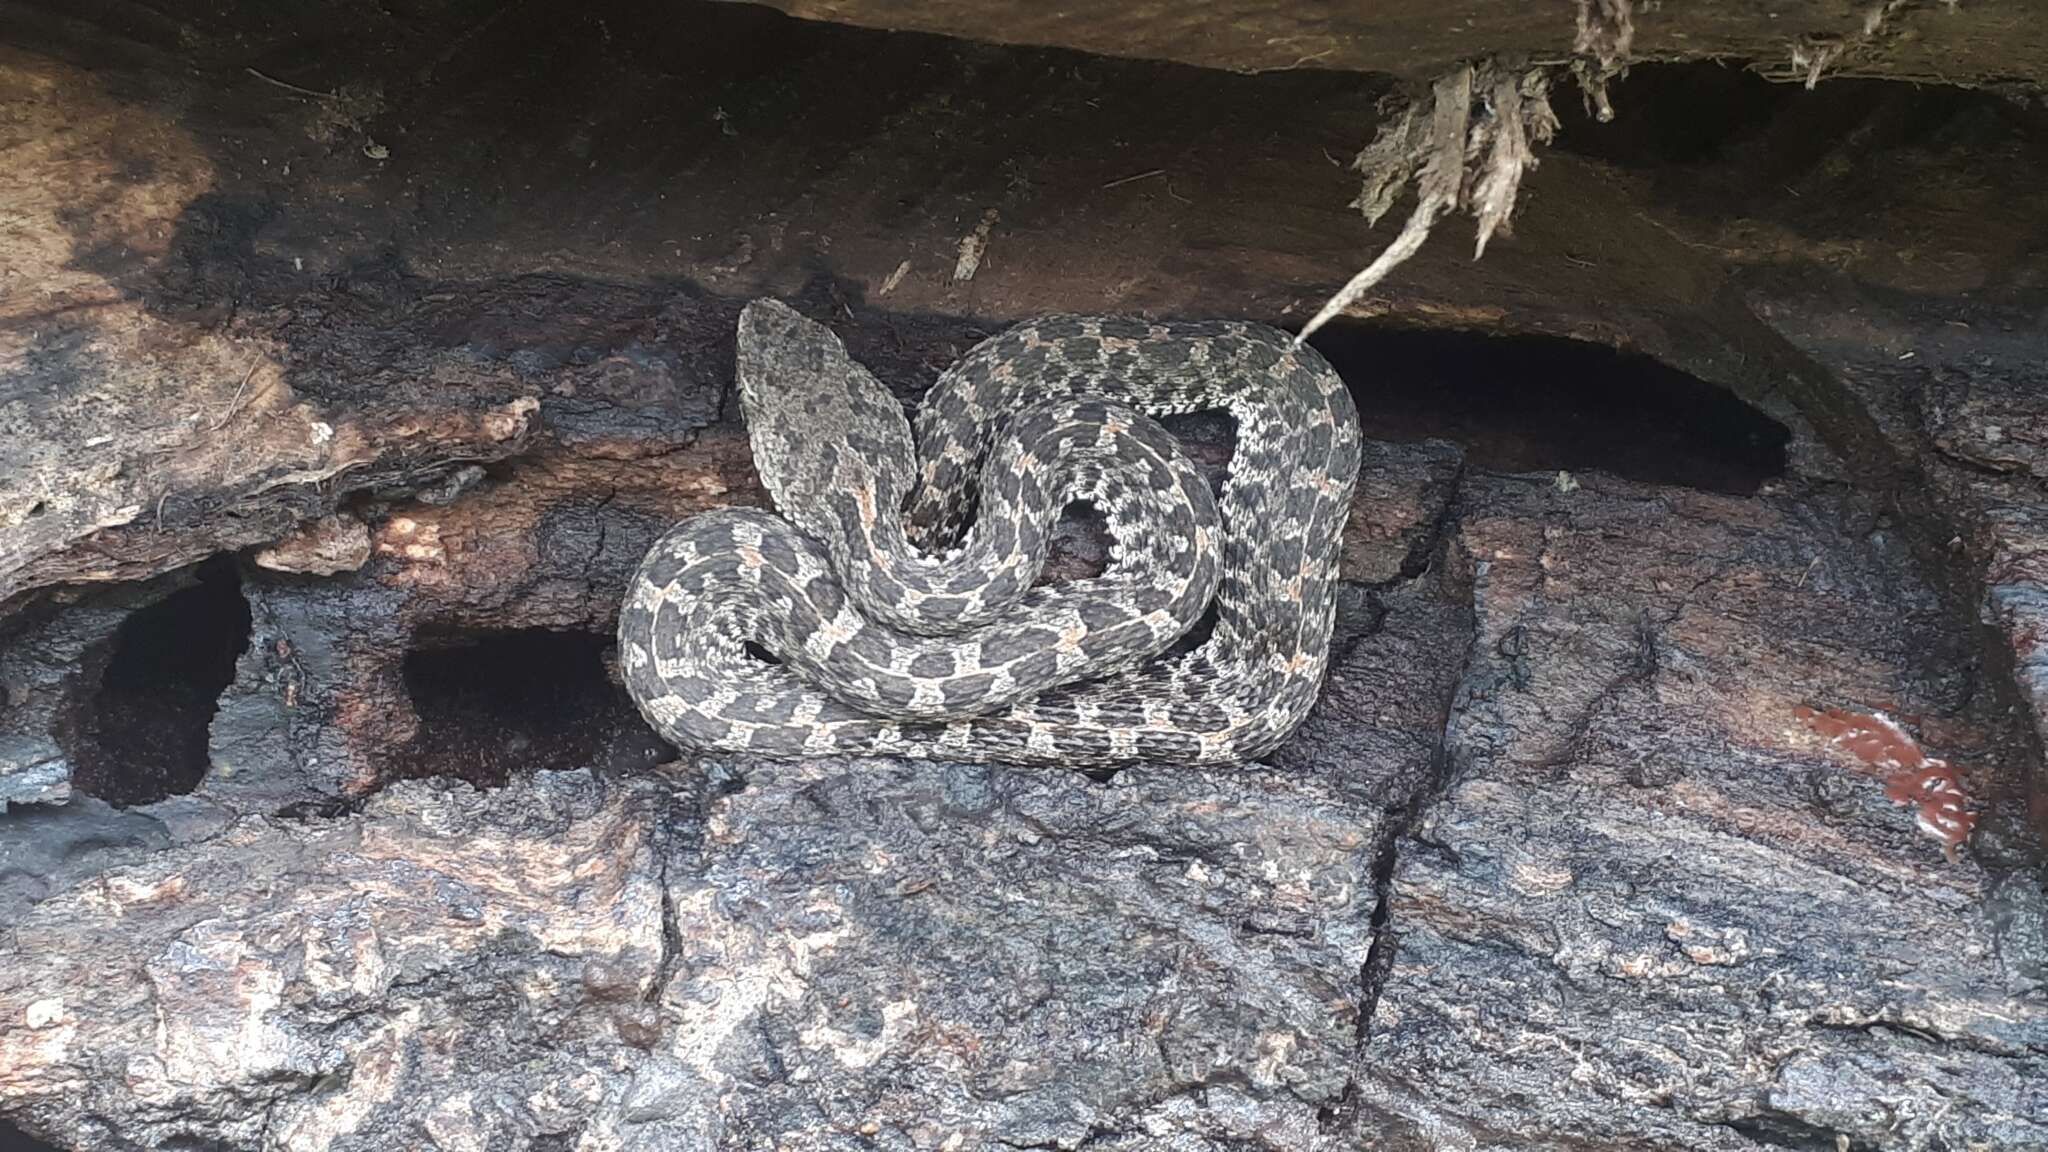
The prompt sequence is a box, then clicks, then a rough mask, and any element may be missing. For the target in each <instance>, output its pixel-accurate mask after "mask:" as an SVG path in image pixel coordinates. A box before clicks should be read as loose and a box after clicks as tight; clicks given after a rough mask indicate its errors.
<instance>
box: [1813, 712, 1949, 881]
mask: <svg viewBox="0 0 2048 1152" xmlns="http://www.w3.org/2000/svg"><path fill="white" fill-rule="evenodd" d="M1792 715H1794V716H1796V717H1798V719H1799V722H1800V723H1802V724H1804V725H1806V726H1807V728H1809V729H1811V730H1812V731H1813V732H1814V733H1816V734H1817V735H1819V736H1821V737H1822V738H1824V739H1825V740H1827V742H1828V746H1829V747H1830V748H1837V749H1840V750H1841V751H1843V752H1847V753H1848V754H1849V755H1851V756H1854V757H1855V758H1856V760H1857V761H1858V762H1859V763H1861V764H1862V765H1863V766H1864V767H1866V768H1868V769H1871V770H1872V771H1874V772H1882V773H1884V794H1885V796H1886V797H1888V798H1889V799H1891V800H1892V801H1893V802H1895V803H1899V804H1905V805H1908V806H1911V807H1912V808H1914V809H1916V811H1915V813H1914V822H1915V823H1916V824H1918V825H1919V827H1920V830H1921V831H1922V832H1925V833H1926V834H1927V835H1929V836H1931V837H1933V838H1934V839H1935V840H1936V841H1939V842H1940V844H1941V850H1942V853H1943V854H1944V855H1946V856H1947V857H1948V858H1949V860H1950V862H1954V860H1955V858H1956V848H1957V847H1959V846H1960V845H1961V844H1962V843H1963V842H1964V841H1966V840H1968V839H1969V838H1970V832H1971V830H1972V829H1974V828H1975V827H1976V826H1977V817H1976V814H1975V813H1973V812H1971V811H1970V808H1969V803H1970V797H1969V794H1968V793H1967V792H1965V791H1964V790H1963V778H1962V776H1961V775H1960V774H1959V773H1958V772H1957V771H1956V770H1955V768H1954V766H1952V765H1951V764H1949V762H1948V761H1946V760H1937V759H1936V758H1934V757H1932V756H1929V755H1927V753H1926V752H1924V751H1922V750H1921V748H1920V742H1919V741H1917V740H1915V739H1913V736H1912V734H1911V733H1909V732H1907V731H1906V730H1905V729H1904V728H1901V727H1900V726H1899V725H1898V722H1897V721H1895V720H1893V719H1892V718H1891V717H1889V716H1886V715H1885V714H1884V713H1882V712H1851V711H1849V710H1848V709H1845V708H1827V709H1814V708H1809V707H1807V706H1806V705H1804V704H1802V705H1800V706H1799V707H1797V708H1794V709H1793V710H1792Z"/></svg>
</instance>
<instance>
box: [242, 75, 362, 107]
mask: <svg viewBox="0 0 2048 1152" xmlns="http://www.w3.org/2000/svg"><path fill="white" fill-rule="evenodd" d="M242 71H244V72H247V73H248V74H249V75H251V76H254V77H255V78H257V79H258V80H261V81H263V82H264V83H265V84H268V85H270V86H272V87H274V88H282V89H284V90H285V91H287V92H297V93H298V94H299V95H301V96H311V97H312V98H313V99H315V100H339V99H341V97H339V96H337V95H335V94H334V93H332V92H315V91H314V90H313V89H311V88H301V87H299V86H298V85H297V84H291V83H287V82H286V81H283V80H279V79H278V78H277V77H275V76H265V75H264V74H263V73H261V72H258V71H257V70H255V69H254V68H244V69H242Z"/></svg>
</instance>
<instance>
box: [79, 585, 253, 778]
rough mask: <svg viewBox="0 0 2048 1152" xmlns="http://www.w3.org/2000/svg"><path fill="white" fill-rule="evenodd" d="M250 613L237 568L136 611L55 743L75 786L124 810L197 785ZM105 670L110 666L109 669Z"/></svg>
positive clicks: (83, 683) (82, 689)
mask: <svg viewBox="0 0 2048 1152" xmlns="http://www.w3.org/2000/svg"><path fill="white" fill-rule="evenodd" d="M249 623H250V622H249V604H248V601H246V600H244V599H243V598H242V590H241V581H240V579H239V577H238V575H237V573H236V568H235V563H234V561H233V560H232V559H231V558H229V557H225V556H223V557H219V558H216V559H214V560H209V561H207V562H206V563H204V564H201V565H199V566H197V568H196V570H195V571H194V573H193V583H192V584H191V586H190V587H187V588H184V589H181V590H179V591H176V592H173V593H171V594H170V595H168V596H165V597H164V598H163V599H161V600H159V601H157V602H156V603H154V604H150V605H148V606H146V607H143V608H139V609H136V610H135V611H134V612H133V613H132V614H130V615H129V616H128V618H127V619H125V620H123V621H122V622H121V625H120V627H119V628H117V629H115V631H114V634H113V636H112V637H111V638H110V639H109V640H107V641H104V642H103V643H105V644H107V645H108V646H109V650H108V651H107V652H106V653H105V655H104V656H103V657H94V656H88V658H87V665H86V666H87V667H92V666H94V665H101V671H100V672H99V674H98V675H97V676H90V675H81V676H78V677H76V678H75V680H76V682H75V683H74V684H73V685H72V688H71V700H70V701H69V702H68V703H67V704H66V705H65V707H64V710H63V711H62V712H61V713H60V714H59V716H58V719H57V724H56V726H55V734H56V737H57V743H58V745H59V747H61V748H63V749H64V752H65V755H66V756H67V757H68V758H69V759H70V761H71V784H72V787H74V788H76V789H78V790H79V791H80V792H83V793H85V794H86V795H88V796H97V797H99V798H100V799H102V800H105V801H106V802H107V803H109V804H112V805H114V806H115V807H117V808H126V807H130V806H132V805H137V804H152V803H155V802H156V801H158V800H163V799H165V798H167V797H171V796H179V795H183V794H185V793H188V792H190V791H192V790H193V789H194V788H196V787H198V786H199V782H200V780H201V779H202V778H203V777H204V776H205V775H206V767H207V754H206V744H207V733H208V730H209V729H210V727H211V726H212V724H213V715H214V711H215V708H216V706H217V705H218V703H219V700H220V694H221V693H222V692H223V691H225V690H226V688H227V686H228V684H229V683H230V682H232V681H233V680H234V678H235V661H236V660H237V659H238V658H240V656H241V655H242V653H243V652H244V651H245V650H246V649H247V648H248V646H249ZM102 661H103V664H102Z"/></svg>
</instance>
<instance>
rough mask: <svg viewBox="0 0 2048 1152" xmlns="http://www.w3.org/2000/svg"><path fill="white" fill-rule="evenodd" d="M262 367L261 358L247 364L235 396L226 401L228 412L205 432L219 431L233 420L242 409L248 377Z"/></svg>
mask: <svg viewBox="0 0 2048 1152" xmlns="http://www.w3.org/2000/svg"><path fill="white" fill-rule="evenodd" d="M262 366H263V357H261V356H258V357H257V358H256V359H254V360H252V361H250V362H249V370H248V371H247V372H244V373H242V382H241V383H240V384H237V385H235V394H234V396H233V397H232V398H231V399H229V400H228V410H227V411H225V412H223V413H221V414H220V419H218V420H215V421H214V422H213V423H212V424H209V425H207V427H206V430H207V431H208V432H218V431H220V430H221V429H223V428H225V427H227V426H228V421H230V420H233V419H234V418H235V413H236V412H237V411H239V410H240V409H241V407H242V393H243V392H244V391H245V390H247V389H248V387H249V379H250V377H252V376H254V375H256V369H258V368H261V367H262Z"/></svg>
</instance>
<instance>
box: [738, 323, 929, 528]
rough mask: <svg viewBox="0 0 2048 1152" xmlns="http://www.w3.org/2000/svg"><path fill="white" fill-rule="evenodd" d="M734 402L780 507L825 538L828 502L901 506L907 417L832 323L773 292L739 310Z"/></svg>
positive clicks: (831, 521) (908, 457)
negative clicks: (808, 314) (801, 310)
mask: <svg viewBox="0 0 2048 1152" xmlns="http://www.w3.org/2000/svg"><path fill="white" fill-rule="evenodd" d="M737 363H738V368H739V389H740V409H741V411H742V412H743V413H744V415H745V417H746V422H747V438H748V440H749V442H750V443H751V444H752V447H753V451H754V467H755V468H756V469H757V470H758V471H759V472H760V474H761V484H762V486H763V487H765V488H767V489H768V495H769V496H770V497H771V498H773V499H774V501H775V508H776V511H778V512H780V513H782V515H783V517H784V518H785V519H787V520H789V521H790V523H792V524H794V525H796V526H797V528H798V529H799V530H801V531H802V532H803V533H804V534H805V535H808V536H811V537H813V538H814V539H819V540H828V539H830V538H831V536H832V534H833V532H834V531H835V523H843V521H840V520H839V519H838V518H837V517H835V516H834V515H833V513H832V508H833V507H834V501H835V500H837V501H842V502H843V501H845V500H847V499H849V498H850V499H853V500H855V501H859V502H862V503H865V504H867V505H868V506H869V507H871V508H882V509H892V510H893V509H899V508H901V507H902V506H903V498H904V496H905V495H906V494H907V491H908V489H907V487H906V486H905V485H906V484H907V483H908V481H909V478H910V477H911V476H913V475H914V474H915V472H914V464H913V460H914V453H913V450H912V448H911V439H910V425H909V423H908V422H907V421H906V420H904V418H903V408H902V406H901V405H900V404H898V403H897V401H896V398H895V397H894V396H892V395H891V394H890V393H889V390H888V389H887V388H885V387H883V386H882V383H881V381H879V380H877V379H875V377H874V375H873V374H872V373H870V372H869V371H868V370H867V369H866V368H863V367H861V366H860V365H859V364H857V363H855V362H854V359H853V357H852V356H850V355H848V354H847V351H846V345H845V344H844V343H842V342H841V341H840V339H839V337H838V336H837V335H835V334H834V333H833V332H832V330H831V329H830V328H827V327H825V326H824V325H823V324H819V323H817V322H815V321H812V320H809V319H806V318H805V317H804V316H803V315H802V314H800V313H798V312H797V311H796V309H794V308H791V307H790V306H788V305H787V304H784V303H782V302H781V301H778V300H766V299H763V300H756V301H754V302H752V303H750V304H748V305H747V306H746V307H745V308H744V309H742V310H741V311H740V324H739V347H738V356H737Z"/></svg>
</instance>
